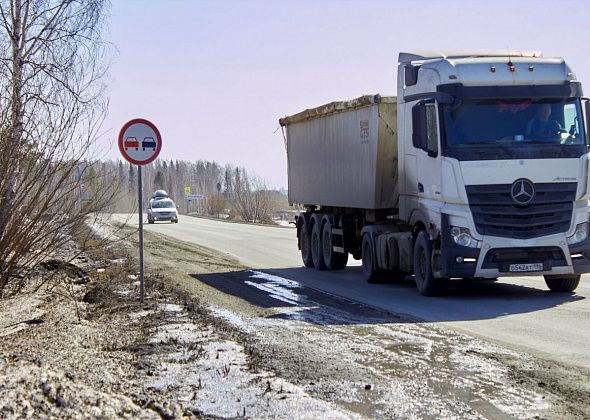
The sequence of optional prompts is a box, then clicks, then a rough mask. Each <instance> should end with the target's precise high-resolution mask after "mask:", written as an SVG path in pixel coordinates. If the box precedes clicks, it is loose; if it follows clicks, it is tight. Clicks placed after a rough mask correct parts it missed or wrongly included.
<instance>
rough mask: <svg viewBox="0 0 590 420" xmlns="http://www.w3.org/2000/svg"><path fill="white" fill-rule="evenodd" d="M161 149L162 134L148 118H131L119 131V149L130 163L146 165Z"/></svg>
mask: <svg viewBox="0 0 590 420" xmlns="http://www.w3.org/2000/svg"><path fill="white" fill-rule="evenodd" d="M161 149H162V136H161V135H160V132H159V131H158V129H157V128H156V126H155V125H154V124H152V123H151V122H149V121H148V120H144V119H142V118H136V119H134V120H131V121H129V122H128V123H127V124H125V125H124V126H123V128H121V131H120V132H119V150H120V151H121V154H122V155H123V157H124V158H125V159H126V160H128V161H129V162H131V163H134V164H136V165H147V164H148V163H150V162H153V161H154V160H155V159H156V158H157V157H158V155H159V154H160V150H161Z"/></svg>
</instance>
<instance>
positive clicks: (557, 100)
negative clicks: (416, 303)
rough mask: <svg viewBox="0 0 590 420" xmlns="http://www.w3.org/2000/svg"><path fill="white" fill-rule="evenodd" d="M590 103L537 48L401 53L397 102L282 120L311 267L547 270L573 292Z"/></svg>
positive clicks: (332, 108)
mask: <svg viewBox="0 0 590 420" xmlns="http://www.w3.org/2000/svg"><path fill="white" fill-rule="evenodd" d="M589 115H590V106H589V102H588V99H586V98H584V97H583V96H582V87H581V84H580V82H579V81H577V80H576V77H575V75H574V73H573V72H572V71H571V69H570V68H569V66H568V65H567V64H566V63H565V61H564V60H563V59H561V58H543V57H542V55H541V53H540V52H538V51H450V52H426V53H401V54H400V56H399V64H398V87H397V96H381V95H365V96H361V97H359V98H357V99H353V100H349V101H339V102H332V103H329V104H326V105H322V106H319V107H316V108H312V109H307V110H305V111H303V112H299V113H297V114H295V115H291V116H288V117H285V118H282V119H280V121H279V122H280V124H281V126H282V127H283V128H284V130H285V131H286V133H285V138H286V143H287V164H288V182H289V202H290V203H292V204H300V205H303V206H304V207H305V209H306V211H305V212H303V213H301V214H300V216H298V218H297V220H296V226H297V239H298V247H299V249H300V250H301V257H302V260H303V264H304V265H305V266H306V267H310V268H311V267H313V268H315V269H317V270H340V269H343V268H344V267H346V264H347V261H348V256H349V255H352V257H353V258H355V259H362V267H363V272H364V275H365V276H366V278H367V280H368V281H369V282H383V281H395V280H401V279H403V278H405V277H406V276H407V275H408V274H414V278H415V280H416V285H417V288H418V290H419V291H420V292H421V293H422V294H423V295H427V296H432V295H438V294H440V293H442V292H444V291H445V289H446V288H447V286H448V284H449V281H450V280H451V279H454V278H463V279H486V278H487V279H493V278H497V277H499V276H523V275H527V276H530V275H536V276H539V275H543V276H544V278H545V283H546V285H547V286H548V287H549V289H550V290H551V291H554V292H571V291H573V290H574V289H575V288H576V287H577V286H578V284H579V281H580V275H581V274H582V273H587V272H589V271H590V238H589V235H588V232H589V216H590V207H589V204H588V203H589V201H588V199H589V198H590V190H589V189H590V185H589V184H590V183H589V182H588V167H589V154H588V150H589V148H588V132H590V130H589V128H588V127H589V124H588V116H589Z"/></svg>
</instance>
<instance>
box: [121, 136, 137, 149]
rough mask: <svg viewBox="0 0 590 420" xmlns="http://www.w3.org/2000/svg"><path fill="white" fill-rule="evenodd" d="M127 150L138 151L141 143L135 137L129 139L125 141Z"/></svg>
mask: <svg viewBox="0 0 590 420" xmlns="http://www.w3.org/2000/svg"><path fill="white" fill-rule="evenodd" d="M124 146H125V150H127V149H128V148H132V147H135V150H137V149H138V148H139V142H138V141H137V139H136V138H135V137H127V138H126V139H125V143H124Z"/></svg>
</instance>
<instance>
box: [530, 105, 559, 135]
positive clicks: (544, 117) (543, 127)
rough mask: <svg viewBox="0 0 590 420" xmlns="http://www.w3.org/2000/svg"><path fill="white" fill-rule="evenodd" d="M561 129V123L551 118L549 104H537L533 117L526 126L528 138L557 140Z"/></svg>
mask: <svg viewBox="0 0 590 420" xmlns="http://www.w3.org/2000/svg"><path fill="white" fill-rule="evenodd" d="M561 131H562V128H561V125H559V123H558V122H557V121H556V120H554V119H551V104H548V103H544V104H539V105H537V109H536V113H535V117H534V118H533V119H532V120H530V121H529V123H528V124H527V128H526V135H527V138H528V139H535V140H557V139H559V136H560V133H561Z"/></svg>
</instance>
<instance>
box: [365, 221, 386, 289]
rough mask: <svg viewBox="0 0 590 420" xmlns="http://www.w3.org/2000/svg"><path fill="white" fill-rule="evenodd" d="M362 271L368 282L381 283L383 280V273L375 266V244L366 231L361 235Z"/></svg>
mask: <svg viewBox="0 0 590 420" xmlns="http://www.w3.org/2000/svg"><path fill="white" fill-rule="evenodd" d="M361 253H362V262H363V273H364V274H365V278H366V279H367V282H368V283H383V282H384V280H385V273H384V272H383V271H382V270H380V269H378V268H377V264H376V263H375V246H374V244H373V238H371V235H370V234H368V233H365V234H364V235H363V241H362V246H361Z"/></svg>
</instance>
